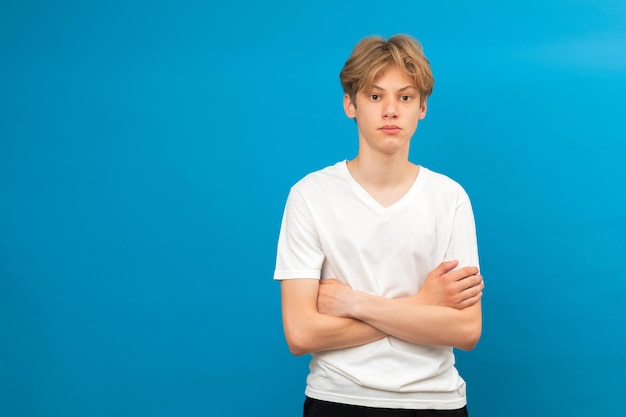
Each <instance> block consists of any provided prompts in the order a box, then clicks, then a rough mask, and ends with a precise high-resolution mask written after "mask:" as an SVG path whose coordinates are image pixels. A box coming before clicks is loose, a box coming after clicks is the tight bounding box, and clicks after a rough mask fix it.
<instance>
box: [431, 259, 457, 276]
mask: <svg viewBox="0 0 626 417" xmlns="http://www.w3.org/2000/svg"><path fill="white" fill-rule="evenodd" d="M458 264H459V261H458V260H456V259H453V260H451V261H443V262H442V263H440V264H439V265H438V266H437V268H435V269H434V270H433V271H432V273H434V274H435V275H436V276H442V275H445V274H447V273H448V272H450V271H452V270H453V269H454V268H456V267H457V265H458Z"/></svg>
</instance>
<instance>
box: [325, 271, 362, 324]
mask: <svg viewBox="0 0 626 417" xmlns="http://www.w3.org/2000/svg"><path fill="white" fill-rule="evenodd" d="M355 293H356V291H354V290H353V289H352V288H350V287H349V286H347V285H346V284H344V283H342V282H340V281H338V280H337V279H335V278H324V279H320V285H319V289H318V292H317V311H318V312H319V313H321V314H326V315H327V316H335V317H350V314H349V310H350V306H351V305H352V304H353V303H354V295H355Z"/></svg>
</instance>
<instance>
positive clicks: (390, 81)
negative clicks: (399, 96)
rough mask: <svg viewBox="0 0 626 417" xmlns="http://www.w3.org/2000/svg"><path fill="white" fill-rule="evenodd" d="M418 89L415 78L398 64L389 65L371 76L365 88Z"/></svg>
mask: <svg viewBox="0 0 626 417" xmlns="http://www.w3.org/2000/svg"><path fill="white" fill-rule="evenodd" d="M410 88H414V89H417V85H416V82H415V79H413V77H412V76H411V74H409V72H408V71H406V70H405V69H403V68H400V67H399V66H397V65H389V66H387V67H385V68H383V69H381V70H379V71H378V72H377V73H376V74H372V75H371V76H370V77H369V82H366V83H364V85H363V89H364V90H371V89H384V90H387V89H410Z"/></svg>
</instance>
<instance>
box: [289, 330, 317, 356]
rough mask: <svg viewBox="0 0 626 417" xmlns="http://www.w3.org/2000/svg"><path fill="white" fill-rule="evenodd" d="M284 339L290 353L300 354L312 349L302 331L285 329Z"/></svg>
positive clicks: (309, 351)
mask: <svg viewBox="0 0 626 417" xmlns="http://www.w3.org/2000/svg"><path fill="white" fill-rule="evenodd" d="M285 339H286V340H287V347H288V348H289V352H291V354H292V355H295V356H302V355H306V354H307V353H311V351H312V349H311V344H310V343H309V341H308V338H307V337H306V334H305V333H304V332H302V331H285Z"/></svg>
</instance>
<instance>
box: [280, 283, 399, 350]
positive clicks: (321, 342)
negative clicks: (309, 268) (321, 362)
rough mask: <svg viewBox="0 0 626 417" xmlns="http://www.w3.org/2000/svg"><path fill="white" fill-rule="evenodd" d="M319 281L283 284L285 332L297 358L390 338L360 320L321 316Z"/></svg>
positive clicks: (290, 348)
mask: <svg viewBox="0 0 626 417" xmlns="http://www.w3.org/2000/svg"><path fill="white" fill-rule="evenodd" d="M319 286H320V280H317V279H287V280H283V281H282V282H281V285H280V288H281V298H282V316H283V329H284V332H285V338H286V339H287V345H288V346H289V350H290V351H291V353H293V354H294V355H304V354H305V353H311V352H319V351H324V350H331V349H340V348H345V347H352V346H358V345H363V344H365V343H370V342H373V341H376V340H379V339H382V338H383V337H386V336H387V335H386V334H385V333H384V332H381V331H380V330H377V329H376V328H374V327H372V326H370V325H369V324H367V323H364V322H363V321H360V320H355V319H353V318H347V317H334V316H331V315H326V314H321V313H319V312H318V310H317V295H318V289H319Z"/></svg>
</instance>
